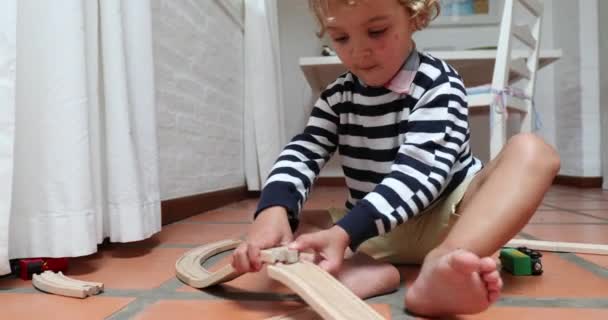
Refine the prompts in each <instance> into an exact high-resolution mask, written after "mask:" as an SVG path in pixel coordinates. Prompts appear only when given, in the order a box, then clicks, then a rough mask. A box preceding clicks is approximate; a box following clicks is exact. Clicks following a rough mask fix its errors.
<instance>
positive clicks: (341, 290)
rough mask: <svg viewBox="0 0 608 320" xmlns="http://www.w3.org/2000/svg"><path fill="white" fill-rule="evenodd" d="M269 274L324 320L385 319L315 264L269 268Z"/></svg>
mask: <svg viewBox="0 0 608 320" xmlns="http://www.w3.org/2000/svg"><path fill="white" fill-rule="evenodd" d="M268 275H269V276H270V278H272V279H275V280H278V281H280V282H281V283H283V284H285V285H286V286H288V287H289V288H290V289H291V290H293V291H295V292H296V293H297V294H298V295H299V296H300V297H302V299H304V301H306V302H307V303H308V305H310V306H311V307H312V308H313V309H314V310H315V311H317V312H318V313H319V314H320V315H321V316H322V317H323V319H333V320H347V319H366V320H373V319H384V318H383V317H382V316H381V315H380V314H379V313H378V312H376V310H374V309H372V307H370V306H369V305H368V304H367V303H365V302H364V301H363V300H361V299H360V298H359V297H357V296H356V295H355V294H354V293H353V292H352V291H350V290H349V289H348V288H346V287H345V286H344V285H343V284H342V283H340V282H339V281H338V280H336V279H335V278H334V277H332V276H331V275H330V274H329V273H327V272H325V271H324V270H323V269H321V268H319V267H318V266H317V265H315V264H313V263H310V262H307V261H300V262H298V263H293V264H277V265H269V266H268Z"/></svg>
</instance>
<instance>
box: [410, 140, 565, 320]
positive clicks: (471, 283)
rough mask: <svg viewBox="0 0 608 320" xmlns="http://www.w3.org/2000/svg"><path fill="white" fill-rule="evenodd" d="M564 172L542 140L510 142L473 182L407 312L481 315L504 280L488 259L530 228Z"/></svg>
mask: <svg viewBox="0 0 608 320" xmlns="http://www.w3.org/2000/svg"><path fill="white" fill-rule="evenodd" d="M558 170H559V157H558V155H557V154H556V152H555V151H554V150H553V148H551V147H550V146H549V145H547V144H545V143H544V142H543V141H542V140H541V139H540V138H538V137H537V136H535V135H533V134H520V135H517V136H515V137H513V138H512V139H510V140H509V142H508V143H507V145H505V147H504V148H503V150H502V151H501V152H500V154H499V155H498V156H497V157H496V158H495V159H494V160H492V161H490V163H489V164H488V165H487V166H486V167H485V168H484V169H483V170H482V171H481V172H480V173H479V174H478V175H477V176H476V177H475V179H474V180H473V181H472V182H471V185H470V187H469V189H468V190H467V192H466V194H465V196H464V198H463V200H462V202H461V203H460V206H459V209H458V211H459V213H460V215H461V216H460V218H459V219H458V221H457V222H456V223H455V224H454V226H453V228H452V229H451V230H450V232H449V233H448V235H447V236H446V239H445V240H444V241H443V242H442V243H441V244H440V245H439V246H438V247H437V248H435V249H433V251H431V252H430V253H429V254H428V255H427V257H426V259H425V262H424V264H423V266H422V270H421V272H420V275H419V277H418V278H417V279H416V281H415V282H414V284H413V285H412V287H411V288H410V289H409V290H408V293H407V295H406V306H407V308H408V309H410V310H412V311H413V312H415V313H420V314H424V315H441V314H455V313H476V312H480V311H483V310H484V309H486V308H487V307H488V306H489V305H490V304H491V303H493V302H494V301H495V300H496V299H497V298H498V293H499V291H500V288H501V286H502V281H501V279H500V275H499V273H498V271H497V270H496V264H495V262H494V261H493V259H491V258H488V257H489V256H491V255H492V254H493V253H494V252H496V251H497V250H498V249H499V248H500V247H501V246H502V245H504V244H505V243H506V242H507V241H509V240H510V239H511V238H512V237H513V236H514V235H516V234H517V233H518V232H519V231H520V230H521V229H522V227H523V226H525V224H526V223H527V222H528V220H529V219H530V217H531V216H532V214H534V212H535V211H536V208H537V207H538V205H539V204H540V202H541V201H542V199H543V196H544V194H545V192H546V191H547V190H548V189H549V187H550V186H551V183H552V181H553V178H554V177H555V175H556V174H557V172H558ZM458 249H462V250H458ZM463 290H464V291H467V294H463V292H464V291H463Z"/></svg>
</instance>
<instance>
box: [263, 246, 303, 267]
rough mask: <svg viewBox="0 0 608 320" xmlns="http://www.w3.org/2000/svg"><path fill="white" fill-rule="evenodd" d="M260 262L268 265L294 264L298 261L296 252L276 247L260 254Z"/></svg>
mask: <svg viewBox="0 0 608 320" xmlns="http://www.w3.org/2000/svg"><path fill="white" fill-rule="evenodd" d="M260 255H261V258H262V261H264V262H266V263H270V264H275V263H277V262H283V263H296V262H298V261H299V260H300V257H299V255H298V251H297V250H291V249H287V247H276V248H271V249H265V250H262V251H261V252H260Z"/></svg>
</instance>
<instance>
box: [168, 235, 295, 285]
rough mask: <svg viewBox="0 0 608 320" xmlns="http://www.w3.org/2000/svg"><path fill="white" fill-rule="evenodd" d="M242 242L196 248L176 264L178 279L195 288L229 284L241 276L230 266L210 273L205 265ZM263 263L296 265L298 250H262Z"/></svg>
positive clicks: (227, 241) (278, 248)
mask: <svg viewBox="0 0 608 320" xmlns="http://www.w3.org/2000/svg"><path fill="white" fill-rule="evenodd" d="M240 243H241V240H224V241H218V242H215V243H211V244H207V245H203V246H200V247H198V248H194V249H192V250H190V251H188V252H186V253H185V254H184V255H183V256H181V257H180V258H179V259H178V260H177V262H176V263H175V271H176V275H177V278H178V279H180V280H181V281H182V282H184V283H185V284H187V285H189V286H191V287H193V288H198V289H202V288H206V287H209V286H212V285H216V284H220V283H223V282H228V281H230V280H232V279H234V278H236V277H238V276H240V274H239V273H238V272H236V270H234V268H233V267H232V265H230V264H228V265H225V266H223V267H222V268H220V269H219V270H217V271H215V272H210V271H208V270H207V269H205V268H203V263H205V261H206V260H207V259H209V258H210V257H212V256H214V255H216V254H218V253H221V252H224V251H228V250H231V249H234V248H236V247H237V246H238V245H239V244H240ZM260 255H261V258H262V261H263V262H266V263H270V264H274V263H277V262H284V263H294V262H298V260H299V256H298V252H297V251H296V250H290V249H287V247H276V248H271V249H265V250H261V252H260Z"/></svg>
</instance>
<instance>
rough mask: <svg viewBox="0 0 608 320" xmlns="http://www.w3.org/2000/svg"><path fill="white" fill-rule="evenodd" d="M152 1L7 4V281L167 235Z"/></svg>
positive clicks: (0, 147) (1, 127)
mask: <svg viewBox="0 0 608 320" xmlns="http://www.w3.org/2000/svg"><path fill="white" fill-rule="evenodd" d="M151 32H152V31H151V18H150V4H149V1H148V0H129V1H120V0H102V1H93V0H59V1H38V0H3V1H0V112H1V114H0V274H6V273H8V272H10V270H9V267H8V260H9V259H12V258H20V257H71V256H82V255H87V254H91V253H94V252H95V251H96V250H97V244H98V243H100V242H101V241H102V240H103V239H104V238H106V237H109V238H110V241H114V242H127V241H135V240H141V239H145V238H147V237H149V236H151V235H152V234H154V233H156V232H158V231H159V230H160V223H161V220H160V197H159V186H158V151H157V143H156V129H155V125H156V121H155V100H154V81H153V80H154V72H153V60H152V37H151Z"/></svg>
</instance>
